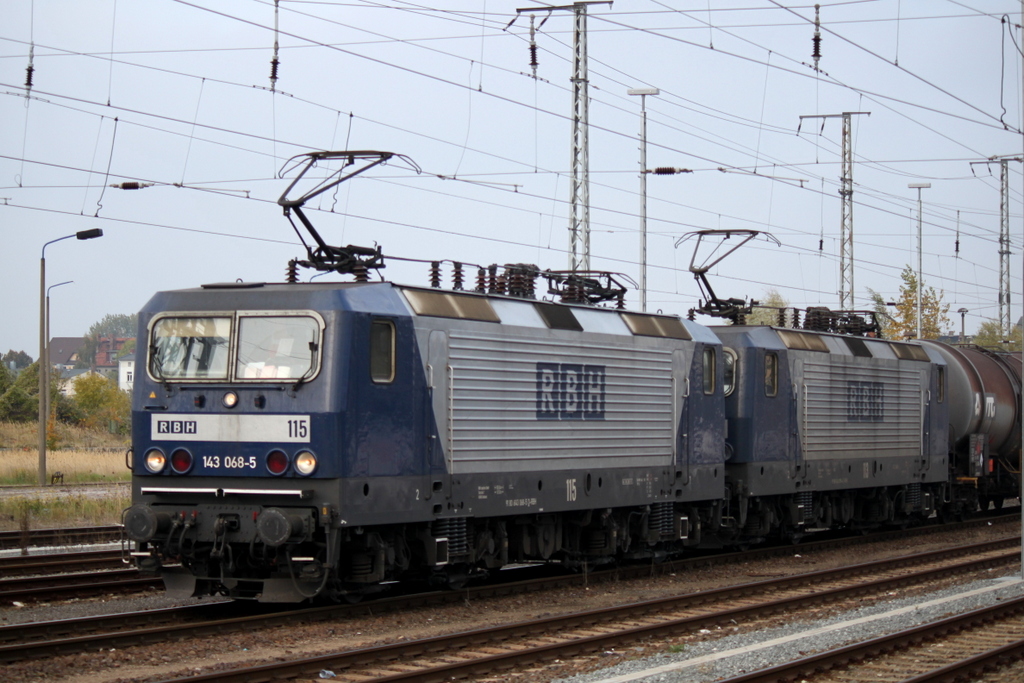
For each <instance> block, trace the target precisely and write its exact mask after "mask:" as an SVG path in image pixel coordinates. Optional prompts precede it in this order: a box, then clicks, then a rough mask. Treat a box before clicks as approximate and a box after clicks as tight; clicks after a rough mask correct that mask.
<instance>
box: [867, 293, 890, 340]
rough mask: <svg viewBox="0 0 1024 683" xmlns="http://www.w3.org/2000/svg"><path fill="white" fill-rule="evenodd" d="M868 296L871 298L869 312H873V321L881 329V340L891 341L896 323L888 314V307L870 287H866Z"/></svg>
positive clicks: (880, 296)
mask: <svg viewBox="0 0 1024 683" xmlns="http://www.w3.org/2000/svg"><path fill="white" fill-rule="evenodd" d="M868 295H869V296H870V297H871V310H873V311H874V312H875V320H876V321H877V322H878V324H879V325H881V327H882V331H881V332H882V339H893V338H894V336H893V331H894V330H895V328H896V321H895V320H894V319H893V318H892V316H891V314H890V308H889V305H888V304H887V303H886V302H885V299H884V298H883V297H882V295H881V294H879V293H878V292H876V291H875V290H873V289H871V288H870V287H868Z"/></svg>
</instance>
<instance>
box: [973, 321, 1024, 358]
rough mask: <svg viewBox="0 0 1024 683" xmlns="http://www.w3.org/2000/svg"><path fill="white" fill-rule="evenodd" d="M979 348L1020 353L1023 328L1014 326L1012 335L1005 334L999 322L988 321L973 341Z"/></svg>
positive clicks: (979, 329)
mask: <svg viewBox="0 0 1024 683" xmlns="http://www.w3.org/2000/svg"><path fill="white" fill-rule="evenodd" d="M972 341H973V342H974V343H975V344H977V345H978V346H984V347H986V348H989V349H992V350H995V351H1020V350H1021V328H1020V325H1014V326H1013V329H1012V330H1010V335H1009V336H1007V335H1006V334H1004V332H1003V329H1002V327H1001V326H1000V325H999V321H998V320H986V321H984V322H983V323H981V325H980V326H979V327H978V331H977V332H975V333H974V339H973V340H972Z"/></svg>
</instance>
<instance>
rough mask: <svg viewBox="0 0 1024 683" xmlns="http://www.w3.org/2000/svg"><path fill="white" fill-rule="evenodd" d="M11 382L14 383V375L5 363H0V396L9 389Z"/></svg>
mask: <svg viewBox="0 0 1024 683" xmlns="http://www.w3.org/2000/svg"><path fill="white" fill-rule="evenodd" d="M12 384H14V375H13V374H12V373H11V371H10V370H8V369H7V366H6V365H4V364H3V363H0V396H3V395H4V392H6V391H7V390H8V389H10V388H11V385H12Z"/></svg>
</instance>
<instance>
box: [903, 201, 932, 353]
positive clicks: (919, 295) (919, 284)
mask: <svg viewBox="0 0 1024 683" xmlns="http://www.w3.org/2000/svg"><path fill="white" fill-rule="evenodd" d="M931 186H932V184H931V183H910V184H909V185H907V187H909V188H910V189H912V190H913V189H916V190H917V338H918V339H920V338H921V301H922V292H921V290H923V289H924V283H923V282H922V281H921V190H927V189H928V188H929V187H931Z"/></svg>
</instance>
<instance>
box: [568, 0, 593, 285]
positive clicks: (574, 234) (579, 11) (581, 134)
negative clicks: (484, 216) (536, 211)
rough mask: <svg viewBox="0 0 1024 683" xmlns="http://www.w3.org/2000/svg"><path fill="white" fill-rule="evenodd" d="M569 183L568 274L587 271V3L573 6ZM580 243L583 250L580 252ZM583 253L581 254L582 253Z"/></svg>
mask: <svg viewBox="0 0 1024 683" xmlns="http://www.w3.org/2000/svg"><path fill="white" fill-rule="evenodd" d="M573 14H574V19H575V21H574V25H573V57H572V64H573V73H572V182H571V188H570V192H569V194H570V198H569V199H570V201H569V211H570V214H569V270H574V271H575V270H584V271H587V270H590V144H589V141H590V135H589V132H588V130H589V127H590V126H589V119H590V116H589V110H590V95H589V92H588V89H587V3H582V2H578V3H576V4H574V5H573ZM581 243H582V248H581ZM581 252H582V253H581Z"/></svg>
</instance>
